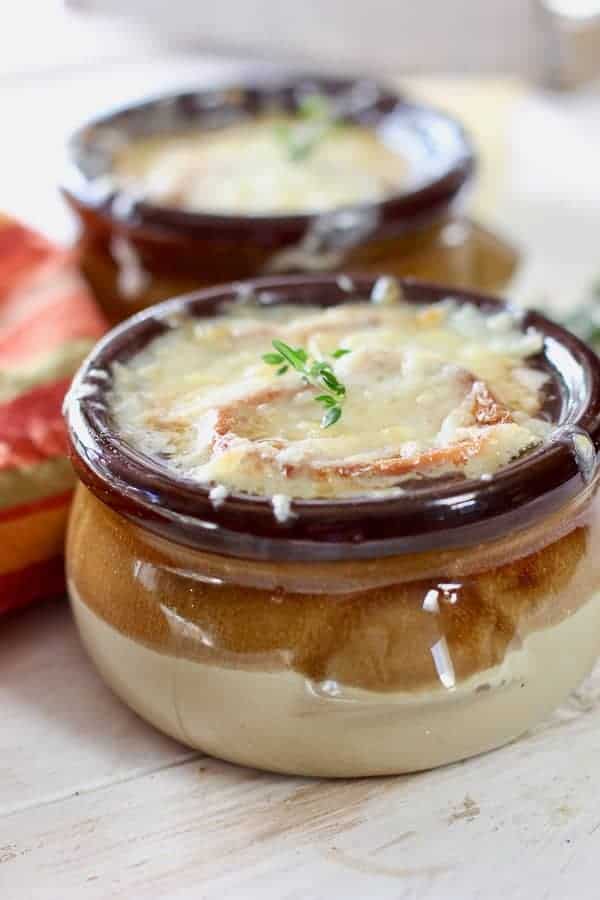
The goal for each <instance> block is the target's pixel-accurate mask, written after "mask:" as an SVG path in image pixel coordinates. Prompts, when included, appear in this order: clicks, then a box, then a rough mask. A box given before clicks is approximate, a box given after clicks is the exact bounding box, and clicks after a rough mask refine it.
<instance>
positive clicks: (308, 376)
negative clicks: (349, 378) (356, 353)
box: [263, 340, 351, 428]
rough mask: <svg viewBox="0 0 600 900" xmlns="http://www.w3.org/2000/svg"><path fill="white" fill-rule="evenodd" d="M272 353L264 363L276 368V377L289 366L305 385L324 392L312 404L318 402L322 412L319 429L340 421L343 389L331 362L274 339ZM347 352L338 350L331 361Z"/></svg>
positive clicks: (264, 356) (344, 388)
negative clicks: (310, 385)
mask: <svg viewBox="0 0 600 900" xmlns="http://www.w3.org/2000/svg"><path fill="white" fill-rule="evenodd" d="M273 348H274V351H275V352H271V353H265V354H264V355H263V362H266V363H267V365H269V366H277V367H278V368H277V374H278V375H284V374H285V373H286V372H287V371H288V370H289V369H290V367H291V368H292V369H294V370H295V371H296V372H298V373H299V374H300V376H301V377H302V380H303V381H304V382H305V384H312V385H313V387H318V388H320V389H321V390H323V391H325V393H323V394H319V395H318V396H317V397H315V402H316V403H320V404H321V406H322V407H323V409H324V412H323V417H322V418H321V428H329V427H330V426H331V425H335V423H336V422H337V421H338V420H339V419H340V417H341V415H342V403H343V401H344V399H345V397H346V387H345V385H343V384H342V382H341V381H339V380H338V378H337V376H336V374H335V372H334V371H333V369H332V368H331V363H328V362H326V361H325V360H320V359H315V358H314V357H311V356H309V354H308V353H307V352H306V350H303V349H302V347H296V348H294V347H290V345H289V344H286V343H285V342H284V341H279V340H274V341H273ZM350 352H351V351H350V350H347V349H345V348H344V347H340V348H339V349H338V350H334V352H333V353H332V354H331V355H332V357H333V358H334V359H339V358H340V357H341V356H345V354H346V353H350Z"/></svg>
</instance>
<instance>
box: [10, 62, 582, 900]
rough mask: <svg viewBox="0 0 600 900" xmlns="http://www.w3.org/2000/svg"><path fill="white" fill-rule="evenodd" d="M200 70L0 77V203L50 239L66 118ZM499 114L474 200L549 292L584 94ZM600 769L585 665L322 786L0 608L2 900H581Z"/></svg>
mask: <svg viewBox="0 0 600 900" xmlns="http://www.w3.org/2000/svg"><path fill="white" fill-rule="evenodd" d="M211 66H212V64H211V63H202V64H200V63H196V62H193V61H190V60H179V61H177V60H174V61H167V62H164V63H163V64H162V66H161V65H158V64H156V63H152V64H146V63H139V64H121V65H120V66H119V67H118V68H116V69H113V70H108V69H100V70H97V71H80V72H78V74H77V75H76V76H64V77H58V76H57V77H55V78H54V79H51V78H48V79H45V80H44V81H43V82H40V81H39V80H37V79H29V80H24V81H23V80H22V81H21V82H20V83H19V84H18V85H15V84H12V83H7V84H4V85H3V83H2V81H1V80H0V108H1V109H2V117H3V118H2V161H3V165H2V167H1V168H0V208H1V207H4V208H5V209H6V208H8V209H10V210H12V211H13V212H17V213H20V214H22V215H23V216H24V217H26V218H27V219H28V220H29V221H31V222H33V223H35V224H37V225H39V226H41V227H45V228H46V229H47V230H50V231H51V232H53V233H54V234H56V235H57V236H68V235H69V233H70V224H69V221H68V218H67V217H66V216H65V213H64V210H63V209H62V207H61V205H60V201H59V200H58V198H57V196H56V193H55V189H54V185H53V180H54V179H55V178H56V176H57V173H58V170H59V165H60V148H61V142H62V140H63V137H64V133H65V131H66V130H67V129H68V128H69V127H71V126H72V125H73V124H74V123H75V122H76V121H77V120H78V119H79V118H80V117H81V116H84V115H85V114H86V113H87V112H88V111H89V109H93V108H94V107H96V106H102V105H106V104H109V103H111V102H114V101H117V100H121V99H123V98H125V99H126V98H128V97H130V96H135V95H139V94H141V93H143V92H144V91H152V90H155V89H156V87H159V86H160V87H166V86H168V85H172V84H175V83H179V82H180V81H188V82H189V81H192V80H194V79H195V77H196V76H197V75H199V76H201V77H206V76H207V75H210V74H211V73H212V72H213V70H214V67H212V68H211ZM428 89H429V88H428ZM444 90H446V89H444ZM464 91H465V88H464V86H462V85H461V84H460V83H457V84H456V85H455V86H454V88H453V89H448V90H447V99H448V101H449V102H450V101H452V103H455V102H456V103H458V105H460V102H459V101H461V98H462V94H463V93H464ZM467 92H468V91H467ZM586 104H588V106H590V109H591V111H592V113H591V114H590V111H589V110H587V112H586V110H585V109H583V110H582V107H585V105H586ZM595 104H596V105H595ZM594 110H596V116H595V117H594V115H593V112H594ZM506 115H507V117H508V118H507V121H508V119H510V121H511V122H516V123H518V127H517V128H516V129H513V130H512V131H511V133H512V134H513V139H512V140H511V142H510V146H508V147H507V151H506V153H501V154H500V155H501V156H503V157H504V160H503V162H502V161H501V160H498V161H497V162H498V165H500V163H501V162H502V165H501V166H500V167H501V168H502V172H503V174H502V176H501V178H502V180H501V182H500V184H498V183H497V182H498V179H500V175H499V174H498V175H496V174H493V177H491V178H490V177H489V172H488V176H487V182H486V183H487V188H486V191H485V192H484V194H485V196H480V198H479V200H478V201H477V202H478V204H480V205H481V207H482V209H483V211H484V212H486V211H487V213H488V214H489V215H490V216H491V217H492V218H494V219H495V221H496V223H497V224H500V225H502V224H504V225H505V226H506V227H507V228H509V229H510V230H511V232H512V233H513V234H514V235H516V237H517V238H518V239H519V240H520V241H521V242H522V244H523V245H524V246H525V247H526V248H527V249H529V250H530V251H531V256H530V263H529V265H528V266H527V267H526V269H525V270H524V272H523V274H522V276H521V277H520V279H519V280H518V282H517V284H516V285H515V290H516V291H517V292H518V293H519V294H520V295H521V296H525V297H527V296H530V295H531V293H532V292H537V291H540V290H542V289H543V290H545V289H546V288H548V289H549V292H550V293H554V294H555V295H558V297H559V299H560V300H561V301H562V302H563V303H564V302H567V301H568V300H569V299H570V297H571V296H573V297H574V296H577V294H578V292H579V291H580V290H581V288H582V286H583V285H584V284H585V283H586V280H587V279H588V278H589V277H591V276H592V275H596V274H597V273H598V270H600V258H598V259H597V258H596V257H595V255H594V254H595V253H597V247H598V233H599V225H600V202H599V201H600V185H599V184H598V177H599V176H598V172H600V165H599V164H598V160H599V159H600V153H598V152H597V151H598V149H600V133H599V131H600V126H599V125H598V122H600V101H599V100H597V99H596V100H593V99H591V98H589V97H583V98H580V99H578V100H568V99H564V100H560V101H552V102H550V101H549V100H547V99H539V98H530V97H522V98H520V99H518V100H517V101H516V102H515V105H514V107H511V110H510V111H509V113H507V114H506ZM475 118H478V116H476V117H475ZM483 124H485V123H483ZM486 127H487V126H486ZM490 127H491V126H490ZM483 130H484V131H485V128H484V129H483ZM483 137H485V135H483ZM541 151H543V153H542V154H541V155H540V152H541ZM565 152H567V153H569V152H570V153H574V154H576V165H575V167H574V168H573V167H566V166H565V157H564V153H565ZM524 185H525V186H527V188H528V196H527V197H525V194H524V193H523V186H524ZM490 191H492V193H493V194H494V198H493V203H492V202H491V201H490V196H489V192H490ZM594 191H596V193H595V195H594ZM486 192H487V193H486ZM557 248H558V250H559V251H560V252H557ZM599 769H600V669H599V670H598V671H597V674H596V676H595V677H592V678H591V679H590V680H589V681H588V682H587V683H586V685H584V686H583V687H582V688H581V689H580V690H579V691H578V692H577V693H576V694H574V695H573V696H572V697H571V699H570V700H569V702H568V703H567V704H566V705H565V706H564V707H563V708H562V709H561V710H559V711H558V712H557V713H556V714H555V715H554V716H553V717H552V719H550V720H549V721H548V722H546V723H544V724H543V725H542V726H540V727H539V728H538V729H537V730H536V731H535V732H534V733H533V734H531V735H530V736H528V737H527V738H526V739H523V740H520V741H519V742H517V743H515V744H513V745H511V746H509V747H507V748H504V749H502V750H500V751H497V752H495V753H492V754H488V755H486V756H482V757H480V758H478V759H476V760H472V761H470V762H466V763H462V764H457V765H454V766H450V767H448V768H445V769H441V770H438V771H435V772H431V773H426V774H421V775H417V776H411V777H401V778H385V779H372V780H359V781H354V782H347V781H340V782H323V781H316V780H314V781H311V780H303V779H298V778H283V777H276V776H272V775H265V774H261V773H258V772H254V771H249V770H244V769H239V768H235V767H233V766H230V765H226V764H225V763H221V762H218V761H216V760H212V759H209V758H206V757H202V756H200V755H198V754H194V753H192V752H190V751H188V750H187V749H186V748H184V747H181V746H179V745H177V744H175V743H173V742H172V741H170V740H168V739H166V738H164V737H162V736H161V735H159V734H158V733H156V732H155V731H153V730H152V729H151V728H150V727H148V726H146V725H145V724H144V723H143V722H142V721H141V720H140V719H138V718H137V717H136V716H135V715H134V714H133V713H131V712H129V711H128V710H127V709H126V708H125V707H124V706H123V705H122V704H121V703H120V702H119V701H118V700H116V699H115V698H114V697H113V696H112V694H111V693H110V692H109V691H108V689H107V688H105V687H104V685H103V684H102V682H101V681H100V679H99V678H98V677H97V676H96V674H95V672H94V670H93V669H92V668H91V666H90V664H89V663H88V661H87V659H86V658H85V655H84V653H83V650H82V648H81V646H80V644H79V642H78V639H77V635H76V632H75V629H74V625H73V622H72V620H71V616H70V614H69V610H68V607H67V605H66V604H65V603H61V602H54V603H48V604H45V605H42V606H40V607H38V608H34V609H30V610H27V611H25V612H23V613H21V614H19V615H16V616H14V617H11V618H8V619H5V620H3V621H0V900H107V898H123V900H259V898H260V900H325V898H327V900H329V898H338V897H340V898H342V897H348V898H351V900H375V898H385V900H401V898H402V900H404V898H406V900H408V898H418V900H477V898H481V900H501V898H502V900H521V898H522V900H570V898H575V897H577V898H578V900H597V898H598V897H599V896H600V888H599V887H598V878H597V875H598V870H599V869H600V861H599V859H600V857H599V852H600V771H599Z"/></svg>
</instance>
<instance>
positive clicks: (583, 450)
mask: <svg viewBox="0 0 600 900" xmlns="http://www.w3.org/2000/svg"><path fill="white" fill-rule="evenodd" d="M250 287H251V289H252V291H253V292H254V294H255V296H256V297H258V300H259V302H262V300H261V298H263V299H264V301H265V302H267V301H268V303H269V304H286V303H289V302H291V301H293V302H294V303H295V304H311V305H317V306H323V307H330V306H332V305H338V304H349V303H353V302H354V301H355V299H357V298H358V297H365V296H369V293H370V292H371V290H372V287H373V279H368V278H364V279H355V280H354V282H353V285H352V291H349V288H348V283H347V279H346V280H344V281H343V286H340V280H339V279H336V277H334V276H319V277H282V278H279V279H267V280H263V281H260V282H257V283H253V284H252V285H251V286H250ZM248 289H249V286H248V285H247V286H245V288H244V290H246V291H247V290H248ZM239 290H240V288H239V285H230V286H226V287H222V288H218V289H212V290H207V291H204V292H200V293H197V294H193V295H191V296H188V297H185V298H183V299H177V300H174V301H170V302H167V303H164V304H161V305H159V306H156V307H154V308H153V309H151V310H147V311H146V312H144V313H141V314H139V315H138V316H136V317H134V318H133V319H131V320H130V321H128V322H126V323H124V324H123V325H121V326H119V327H117V328H116V329H115V330H113V331H112V332H111V333H110V334H109V335H108V337H107V338H105V339H104V340H103V341H102V342H101V343H100V344H99V345H98V347H97V348H96V350H95V351H94V352H93V353H92V355H91V357H90V358H89V359H88V360H87V362H86V364H85V365H84V366H83V368H82V369H81V371H80V373H79V375H78V377H77V379H76V381H75V383H74V385H73V388H72V390H71V393H70V396H69V399H68V402H67V405H66V416H67V423H68V428H69V434H70V441H71V452H72V459H73V463H74V465H75V469H76V471H77V474H78V476H79V479H80V482H81V484H80V487H79V489H78V494H77V499H76V502H75V505H74V509H73V513H72V518H71V524H70V531H69V538H68V550H67V555H68V578H69V586H70V594H71V601H72V604H73V609H74V613H75V617H76V620H77V623H78V626H79V629H80V632H81V635H82V638H83V641H84V643H85V645H86V647H87V649H88V651H89V653H90V656H91V657H92V659H93V660H94V662H95V664H96V665H97V667H98V669H99V670H100V672H101V673H102V675H103V676H104V678H105V679H106V681H107V682H108V683H109V684H110V685H111V686H112V688H113V689H114V690H115V692H116V693H117V694H118V695H119V696H120V697H122V698H123V700H124V701H125V702H126V703H128V704H129V705H130V706H131V707H132V708H133V709H135V710H136V711H137V712H138V713H139V714H140V715H142V716H143V717H145V718H146V719H148V720H149V721H150V722H152V723H153V724H154V725H155V726H156V727H157V728H159V729H161V730H162V731H164V732H166V733H167V734H170V735H172V736H173V737H175V738H177V739H179V740H181V741H183V742H184V743H186V744H189V745H190V746H193V747H198V748H200V749H202V750H203V751H205V752H207V753H210V754H213V755H215V756H218V757H222V758H224V759H227V760H231V761H234V762H237V763H242V764H245V765H251V766H256V767H260V768H264V769H269V770H274V771H280V772H291V773H301V774H308V775H325V776H363V775H376V774H385V773H395V772H408V771H415V770H420V769H426V768H429V767H432V766H437V765H440V764H443V763H448V762H451V761H454V760H458V759H461V758H465V757H468V756H470V755H473V754H476V753H480V752H482V751H485V750H489V749H492V748H494V747H498V746H499V745H501V744H503V743H505V742H507V741H510V740H512V739H513V738H516V737H517V736H518V735H520V734H522V733H523V732H525V731H526V730H527V729H528V728H529V727H530V726H531V725H533V724H534V723H535V722H537V721H538V720H540V719H541V718H543V717H544V716H546V715H547V714H548V713H550V712H551V710H552V709H553V708H554V707H556V706H557V705H558V704H559V703H560V702H561V701H562V700H563V699H564V698H565V697H566V696H567V694H568V692H569V691H570V690H571V689H572V688H573V687H575V686H576V685H577V683H578V682H579V681H580V680H581V679H582V678H583V677H584V676H585V675H586V673H587V672H588V671H589V670H590V668H591V667H592V665H593V662H594V661H595V659H596V657H597V655H598V652H599V650H600V563H599V561H598V554H597V553H595V552H594V548H595V547H596V546H597V542H598V540H599V538H600V535H599V534H598V531H599V526H598V496H597V488H598V470H597V451H598V446H599V441H600V364H599V363H598V360H597V358H596V357H595V355H594V354H593V353H592V352H591V351H590V350H588V349H587V348H586V347H585V346H584V345H583V344H582V343H581V342H579V341H578V340H577V339H576V338H575V337H573V336H572V335H571V334H569V333H568V332H566V331H564V330H563V329H562V328H560V327H559V326H557V325H555V324H553V323H552V322H550V321H548V320H546V319H545V318H543V317H541V316H540V315H538V314H535V313H528V314H526V315H525V316H524V318H523V319H522V322H521V327H522V329H523V330H524V331H525V332H527V329H532V328H533V329H536V331H537V332H539V333H541V335H542V336H543V352H542V353H540V354H539V359H537V361H536V365H537V366H538V367H539V368H540V369H541V370H543V371H544V372H545V373H546V374H547V376H548V384H549V388H548V389H547V391H546V398H545V401H544V402H545V411H544V412H545V415H546V417H547V418H548V420H550V421H551V422H552V434H551V436H550V438H549V439H548V440H547V441H545V442H544V443H543V444H542V445H541V446H539V447H537V448H536V449H533V450H531V451H530V452H528V453H526V454H525V455H524V456H522V457H521V458H519V459H517V460H515V461H514V462H511V463H509V464H508V465H506V466H504V467H503V468H501V469H500V470H499V471H498V472H497V473H496V474H494V476H493V477H491V478H486V479H472V480H469V479H468V478H467V479H465V478H462V479H421V480H415V481H414V482H408V483H407V484H406V485H405V486H404V490H403V491H402V493H401V495H400V496H391V497H388V496H386V497H360V496H359V497H352V498H350V499H341V500H340V499H318V500H314V499H313V500H292V503H291V515H290V516H289V517H288V518H286V519H285V520H280V519H279V518H278V517H276V516H274V515H273V506H272V504H271V502H270V499H269V498H268V497H261V496H251V495H248V494H245V493H241V492H237V493H236V492H235V491H233V492H230V493H229V494H228V495H227V496H226V497H225V498H223V499H221V500H220V502H219V503H215V502H214V499H213V498H211V495H210V490H209V487H207V486H206V487H205V486H202V485H199V484H197V483H194V482H193V481H192V480H190V479H186V478H185V477H182V476H180V475H178V474H177V473H174V472H173V471H172V470H170V469H169V468H168V467H166V466H164V465H163V464H162V463H161V462H160V460H157V459H152V458H150V457H149V456H146V455H144V454H143V453H141V452H140V451H139V450H136V449H135V448H134V447H133V446H131V445H130V444H128V443H127V441H125V440H124V439H123V437H122V436H121V435H120V434H119V431H118V429H117V428H116V426H115V422H114V418H113V416H112V413H111V408H110V404H109V402H108V399H107V398H108V396H109V392H110V389H111V384H112V380H113V373H114V366H115V363H120V364H122V365H127V362H128V360H130V359H131V358H132V357H133V356H134V355H135V354H136V353H138V352H139V351H140V350H141V349H142V348H144V347H146V346H147V345H148V344H149V342H151V341H152V340H153V339H154V338H156V337H157V336H158V335H161V334H164V333H166V332H167V331H169V330H170V329H175V328H178V327H179V326H180V324H181V322H182V321H183V320H185V319H187V318H188V317H190V316H191V317H197V318H198V321H205V320H206V319H207V318H210V317H212V316H214V315H215V313H216V312H217V311H218V310H219V309H220V308H221V307H222V304H223V303H224V302H226V301H231V300H233V299H235V298H236V296H237V295H238V294H239ZM402 290H403V295H404V298H405V299H406V300H407V301H408V303H410V304H416V305H426V304H429V305H430V304H434V305H435V304H438V303H440V302H442V301H443V300H444V298H446V297H447V296H448V295H449V293H452V294H453V296H454V297H456V298H457V302H459V303H460V304H464V305H467V306H468V305H474V306H475V307H477V308H478V309H482V310H485V311H491V312H497V311H498V310H502V309H503V306H502V305H501V304H499V302H498V301H496V300H492V299H490V298H489V297H487V296H482V295H479V294H473V293H467V292H460V293H458V294H457V292H456V291H454V292H451V291H450V289H449V288H447V287H440V286H433V285H430V284H425V283H419V282H414V281H405V282H404V283H403V284H402Z"/></svg>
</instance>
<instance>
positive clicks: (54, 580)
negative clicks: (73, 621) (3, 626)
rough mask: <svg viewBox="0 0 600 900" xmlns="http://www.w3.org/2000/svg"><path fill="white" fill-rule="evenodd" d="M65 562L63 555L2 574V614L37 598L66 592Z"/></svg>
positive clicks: (0, 592)
mask: <svg viewBox="0 0 600 900" xmlns="http://www.w3.org/2000/svg"><path fill="white" fill-rule="evenodd" d="M65 590H66V586H65V564H64V558H63V557H62V556H55V557H54V558H53V559H45V560H43V561H42V562H38V563H33V564H32V565H31V566H26V567H25V568H24V569H21V570H20V571H19V572H7V573H6V574H5V575H0V615H2V614H3V613H7V612H9V610H13V609H20V608H21V607H23V606H27V605H28V604H29V603H33V602H34V601H36V600H45V599H47V598H49V597H59V596H60V595H61V594H64V592H65Z"/></svg>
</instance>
